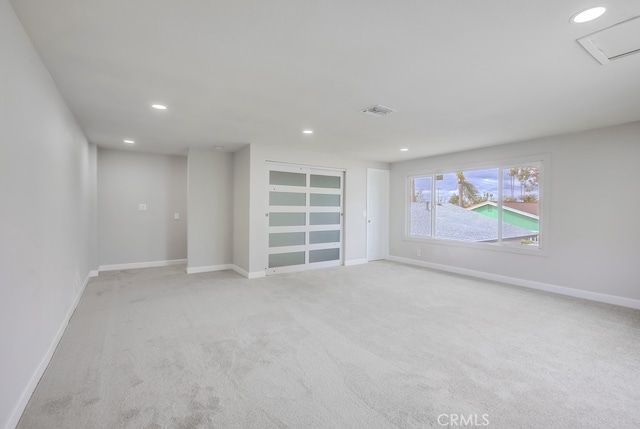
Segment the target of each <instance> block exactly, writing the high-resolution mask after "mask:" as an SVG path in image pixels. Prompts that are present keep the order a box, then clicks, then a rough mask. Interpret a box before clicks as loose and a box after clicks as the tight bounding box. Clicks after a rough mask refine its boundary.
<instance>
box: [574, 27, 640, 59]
mask: <svg viewBox="0 0 640 429" xmlns="http://www.w3.org/2000/svg"><path fill="white" fill-rule="evenodd" d="M578 43H580V44H581V45H582V47H583V48H584V49H585V50H586V51H587V52H589V53H590V54H591V55H592V56H593V57H594V58H595V59H596V60H598V62H599V63H600V64H603V65H604V64H607V63H608V62H610V61H613V60H617V59H619V58H623V57H626V56H628V55H631V54H637V53H638V52H640V17H638V16H637V17H635V18H631V19H628V20H626V21H623V22H620V23H618V24H616V25H612V26H611V27H607V28H605V29H603V30H600V31H596V32H595V33H592V34H589V35H588V36H584V37H581V38H579V39H578Z"/></svg>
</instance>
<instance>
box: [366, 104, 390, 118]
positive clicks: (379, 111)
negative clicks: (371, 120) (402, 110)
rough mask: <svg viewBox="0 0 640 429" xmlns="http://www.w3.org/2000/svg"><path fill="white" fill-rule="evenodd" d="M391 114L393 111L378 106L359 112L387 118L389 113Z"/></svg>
mask: <svg viewBox="0 0 640 429" xmlns="http://www.w3.org/2000/svg"><path fill="white" fill-rule="evenodd" d="M393 112H395V110H393V109H389V108H388V107H384V106H380V105H379V104H376V105H375V106H371V107H367V108H366V109H362V110H360V113H364V114H365V115H371V116H387V115H388V114H389V113H393Z"/></svg>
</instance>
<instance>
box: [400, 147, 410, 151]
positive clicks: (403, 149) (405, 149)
mask: <svg viewBox="0 0 640 429" xmlns="http://www.w3.org/2000/svg"><path fill="white" fill-rule="evenodd" d="M408 151H409V149H407V148H406V147H403V148H402V149H400V152H408Z"/></svg>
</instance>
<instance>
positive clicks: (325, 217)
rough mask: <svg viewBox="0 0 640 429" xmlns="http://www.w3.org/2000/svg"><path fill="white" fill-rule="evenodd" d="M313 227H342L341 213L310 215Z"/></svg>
mask: <svg viewBox="0 0 640 429" xmlns="http://www.w3.org/2000/svg"><path fill="white" fill-rule="evenodd" d="M309 223H310V224H311V225H340V213H310V214H309Z"/></svg>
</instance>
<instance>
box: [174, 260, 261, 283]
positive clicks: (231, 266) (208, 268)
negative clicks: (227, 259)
mask: <svg viewBox="0 0 640 429" xmlns="http://www.w3.org/2000/svg"><path fill="white" fill-rule="evenodd" d="M223 270H233V271H235V272H236V273H238V274H240V275H241V276H242V277H245V278H247V279H257V278H260V277H264V276H265V272H264V271H257V272H253V273H250V272H248V271H246V270H244V269H242V268H240V267H239V266H237V265H235V264H222V265H208V266H203V267H187V274H197V273H209V272H212V271H223Z"/></svg>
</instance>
